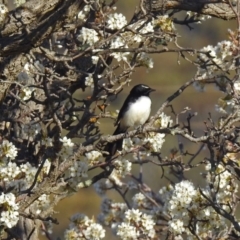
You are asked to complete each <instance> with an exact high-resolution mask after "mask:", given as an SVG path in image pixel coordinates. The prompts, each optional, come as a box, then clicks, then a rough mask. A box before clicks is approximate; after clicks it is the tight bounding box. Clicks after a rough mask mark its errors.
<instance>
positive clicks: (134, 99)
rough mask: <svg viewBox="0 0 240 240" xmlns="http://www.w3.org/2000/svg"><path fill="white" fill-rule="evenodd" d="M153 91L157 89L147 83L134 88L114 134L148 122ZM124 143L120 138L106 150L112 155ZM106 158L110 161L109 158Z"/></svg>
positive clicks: (122, 109) (125, 103) (117, 122)
mask: <svg viewBox="0 0 240 240" xmlns="http://www.w3.org/2000/svg"><path fill="white" fill-rule="evenodd" d="M153 91H155V89H152V88H150V87H149V86H147V85H145V84H138V85H136V86H134V87H133V88H132V90H131V91H130V93H129V95H128V96H127V98H126V100H125V102H124V103H123V106H122V108H121V109H120V111H119V114H118V117H117V121H116V123H115V126H116V125H117V128H116V130H115V132H114V133H113V135H117V134H121V133H126V131H127V129H128V128H129V127H137V126H141V125H143V124H144V123H146V121H147V120H148V118H149V116H150V112H151V104H152V101H151V99H150V97H149V94H150V93H151V92H153ZM122 143H123V139H120V140H117V141H116V142H113V143H109V144H108V145H107V146H106V148H105V150H106V151H108V152H109V154H110V157H111V156H113V155H114V154H115V153H116V151H117V150H122ZM106 160H107V161H108V160H109V158H107V159H106Z"/></svg>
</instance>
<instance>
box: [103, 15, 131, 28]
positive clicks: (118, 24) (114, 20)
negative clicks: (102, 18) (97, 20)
mask: <svg viewBox="0 0 240 240" xmlns="http://www.w3.org/2000/svg"><path fill="white" fill-rule="evenodd" d="M126 24H127V20H126V17H125V16H124V15H123V14H122V13H113V14H109V16H108V20H107V28H110V29H112V30H115V29H121V28H123V27H124V26H125V25H126Z"/></svg>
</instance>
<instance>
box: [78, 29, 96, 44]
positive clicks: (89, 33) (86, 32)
mask: <svg viewBox="0 0 240 240" xmlns="http://www.w3.org/2000/svg"><path fill="white" fill-rule="evenodd" d="M78 40H79V41H81V42H82V43H83V44H89V45H90V46H92V45H93V44H94V43H96V42H97V41H98V40H99V37H98V33H97V32H96V31H95V30H94V29H89V28H85V27H82V29H81V31H80V34H79V35H78Z"/></svg>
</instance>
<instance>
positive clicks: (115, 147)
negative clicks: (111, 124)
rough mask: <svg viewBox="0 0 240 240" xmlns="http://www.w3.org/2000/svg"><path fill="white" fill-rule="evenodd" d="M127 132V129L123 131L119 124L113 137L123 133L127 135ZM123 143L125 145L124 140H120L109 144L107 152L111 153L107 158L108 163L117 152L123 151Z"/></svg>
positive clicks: (106, 148)
mask: <svg viewBox="0 0 240 240" xmlns="http://www.w3.org/2000/svg"><path fill="white" fill-rule="evenodd" d="M126 131H127V129H122V128H121V127H120V124H118V126H117V128H116V130H115V131H114V133H113V135H118V134H121V133H125V132H126ZM122 143H123V139H119V140H117V141H115V142H111V143H108V144H107V145H106V147H105V151H107V152H109V156H107V157H106V161H110V160H111V158H112V156H114V155H115V153H116V152H117V151H121V150H122Z"/></svg>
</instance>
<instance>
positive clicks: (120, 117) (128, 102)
mask: <svg viewBox="0 0 240 240" xmlns="http://www.w3.org/2000/svg"><path fill="white" fill-rule="evenodd" d="M131 101H132V97H131V96H130V95H128V97H127V98H126V99H125V101H124V103H123V105H122V108H121V109H120V111H119V114H118V117H117V121H116V122H115V124H114V126H117V125H118V124H119V123H120V120H121V119H122V117H123V114H124V113H125V112H126V111H127V109H128V108H129V104H130V103H131Z"/></svg>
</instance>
